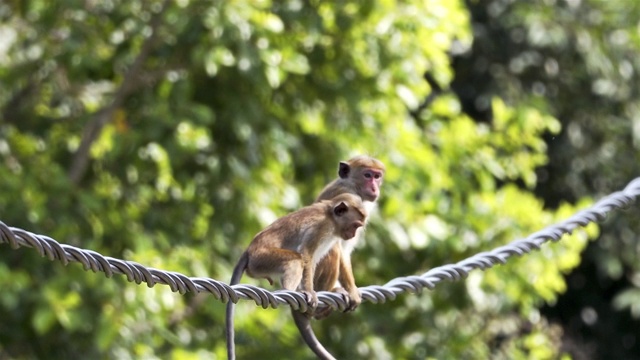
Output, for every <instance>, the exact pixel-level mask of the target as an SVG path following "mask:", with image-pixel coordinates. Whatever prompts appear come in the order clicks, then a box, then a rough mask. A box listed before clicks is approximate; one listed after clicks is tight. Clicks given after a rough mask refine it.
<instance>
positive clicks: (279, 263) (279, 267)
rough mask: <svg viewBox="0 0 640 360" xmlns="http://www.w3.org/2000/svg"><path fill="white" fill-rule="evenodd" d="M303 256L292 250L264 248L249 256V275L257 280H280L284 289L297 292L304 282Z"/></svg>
mask: <svg viewBox="0 0 640 360" xmlns="http://www.w3.org/2000/svg"><path fill="white" fill-rule="evenodd" d="M303 270H304V268H303V264H302V255H301V254H300V253H297V252H295V251H292V250H286V249H281V248H264V249H261V250H259V251H255V252H253V253H252V254H250V255H249V261H248V264H247V275H249V276H251V277H253V278H257V279H263V278H264V279H268V280H269V282H273V280H272V278H280V282H281V285H282V288H284V289H286V290H295V289H296V288H297V287H298V285H300V281H302V272H303Z"/></svg>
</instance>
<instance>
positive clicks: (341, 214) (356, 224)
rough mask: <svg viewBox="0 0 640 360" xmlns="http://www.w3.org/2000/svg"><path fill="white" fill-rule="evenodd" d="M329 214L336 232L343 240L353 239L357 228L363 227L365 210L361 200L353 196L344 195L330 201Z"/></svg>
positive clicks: (365, 216)
mask: <svg viewBox="0 0 640 360" xmlns="http://www.w3.org/2000/svg"><path fill="white" fill-rule="evenodd" d="M331 204H332V206H331V212H332V216H333V218H334V219H335V221H336V223H337V224H338V226H337V229H336V230H337V232H338V233H339V235H340V237H341V238H342V239H344V240H349V239H353V238H354V237H355V235H356V232H357V231H358V229H359V228H361V227H363V226H364V223H365V219H366V218H367V210H366V209H365V207H364V205H363V204H362V200H361V199H360V198H359V197H358V196H355V195H352V194H349V193H345V194H341V195H338V196H336V197H335V198H333V199H331Z"/></svg>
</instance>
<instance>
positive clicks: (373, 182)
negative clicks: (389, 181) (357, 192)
mask: <svg viewBox="0 0 640 360" xmlns="http://www.w3.org/2000/svg"><path fill="white" fill-rule="evenodd" d="M383 176H384V173H383V172H382V171H381V170H379V169H372V168H365V169H363V170H362V173H361V175H360V179H357V181H359V182H361V183H362V186H361V187H360V188H361V189H362V193H363V197H362V198H363V199H364V200H367V201H376V200H377V199H378V196H380V185H382V178H383Z"/></svg>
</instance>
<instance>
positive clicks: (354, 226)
mask: <svg viewBox="0 0 640 360" xmlns="http://www.w3.org/2000/svg"><path fill="white" fill-rule="evenodd" d="M362 226H364V222H362V221H360V220H356V221H354V222H352V223H351V225H350V226H347V227H346V228H345V229H344V230H343V231H342V238H343V239H344V240H349V239H353V238H355V236H356V232H357V231H358V229H359V228H361V227H362Z"/></svg>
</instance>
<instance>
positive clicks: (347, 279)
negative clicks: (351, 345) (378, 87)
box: [292, 156, 385, 359]
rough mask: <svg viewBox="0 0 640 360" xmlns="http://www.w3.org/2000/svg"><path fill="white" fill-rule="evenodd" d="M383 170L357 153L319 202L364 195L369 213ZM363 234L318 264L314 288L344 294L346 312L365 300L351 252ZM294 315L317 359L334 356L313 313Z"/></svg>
mask: <svg viewBox="0 0 640 360" xmlns="http://www.w3.org/2000/svg"><path fill="white" fill-rule="evenodd" d="M384 172H385V166H384V164H383V163H382V162H380V161H379V160H377V159H374V158H372V157H369V156H356V157H354V158H352V159H350V160H348V161H343V162H340V165H339V167H338V178H337V179H335V180H334V181H332V182H331V183H329V184H328V185H327V186H326V187H325V188H324V189H323V190H322V192H321V193H320V195H318V198H317V199H316V201H322V200H325V199H329V198H332V197H334V196H336V195H338V194H346V193H348V194H354V195H357V196H360V198H362V200H363V202H364V205H365V207H366V208H367V213H369V212H370V211H371V210H373V208H374V207H375V203H376V201H377V200H378V197H379V196H380V186H381V185H382V180H383V177H384ZM366 221H367V219H365V226H366ZM363 229H364V226H363ZM362 237H363V230H359V231H357V233H356V235H355V237H354V239H353V240H350V241H344V240H341V241H339V242H338V243H336V244H335V245H334V246H333V247H332V248H331V250H330V251H329V253H328V254H327V255H326V256H325V257H324V258H322V260H320V262H319V263H318V265H317V266H316V271H315V277H314V286H313V288H314V290H315V291H336V292H340V293H343V294H345V295H346V296H347V297H348V299H349V306H348V308H347V311H352V310H354V309H355V308H356V307H357V306H358V305H360V302H361V301H362V298H361V297H360V292H359V291H358V288H357V286H356V284H355V280H354V277H353V270H352V268H351V252H352V251H353V249H354V248H355V245H356V244H357V242H358V241H359V240H360V239H361V238H362ZM338 285H339V286H338ZM330 313H331V308H329V307H327V308H325V309H323V310H322V311H320V312H317V313H316V314H315V317H316V318H317V319H321V318H324V317H326V316H328V315H329V314H330ZM292 316H293V319H294V321H295V323H296V326H297V327H298V330H299V331H300V334H301V335H302V338H303V339H304V341H305V342H306V343H307V345H308V346H309V347H310V348H311V350H313V352H314V353H315V354H316V355H317V356H318V358H320V359H334V357H333V356H332V355H331V354H330V353H329V352H328V351H327V350H326V349H325V348H324V347H323V346H322V344H320V342H319V341H318V339H317V338H316V336H315V334H314V333H313V329H312V328H311V321H310V315H309V314H303V313H301V312H299V311H294V310H292Z"/></svg>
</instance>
